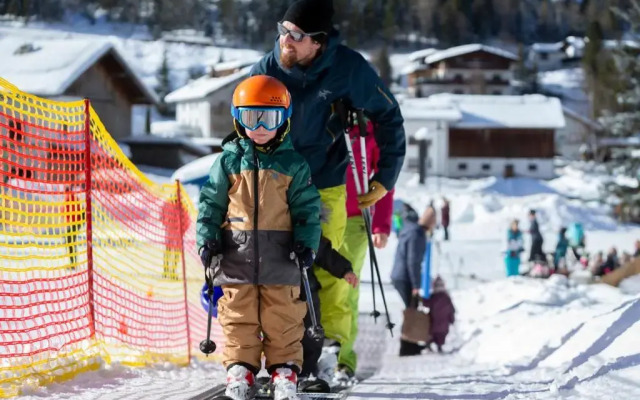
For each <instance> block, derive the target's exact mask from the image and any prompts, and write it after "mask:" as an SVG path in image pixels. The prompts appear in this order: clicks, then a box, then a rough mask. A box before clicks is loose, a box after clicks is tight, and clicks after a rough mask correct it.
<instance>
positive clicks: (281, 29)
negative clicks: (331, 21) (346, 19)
mask: <svg viewBox="0 0 640 400" xmlns="http://www.w3.org/2000/svg"><path fill="white" fill-rule="evenodd" d="M278 34H279V35H280V36H283V37H284V36H286V35H289V36H291V39H293V41H294V42H302V39H304V37H305V36H309V37H310V38H312V39H313V37H314V36H318V35H326V34H327V32H311V33H305V32H299V31H292V30H291V29H287V28H286V27H285V26H284V25H282V22H278Z"/></svg>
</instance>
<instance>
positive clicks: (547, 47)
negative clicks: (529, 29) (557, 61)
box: [531, 42, 564, 53]
mask: <svg viewBox="0 0 640 400" xmlns="http://www.w3.org/2000/svg"><path fill="white" fill-rule="evenodd" d="M563 47H564V42H556V43H534V44H533V45H532V46H531V50H532V51H534V52H536V53H556V52H561V51H562V48H563Z"/></svg>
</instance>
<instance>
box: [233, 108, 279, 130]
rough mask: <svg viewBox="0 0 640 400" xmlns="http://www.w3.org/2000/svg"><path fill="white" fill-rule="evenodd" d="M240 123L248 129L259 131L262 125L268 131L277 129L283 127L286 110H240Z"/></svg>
mask: <svg viewBox="0 0 640 400" xmlns="http://www.w3.org/2000/svg"><path fill="white" fill-rule="evenodd" d="M238 111H239V114H238V121H240V124H241V125H242V126H244V127H245V128H247V129H251V130H254V129H257V128H258V126H260V125H262V126H263V127H265V128H266V129H268V130H273V129H277V128H279V127H280V125H282V123H283V120H284V118H283V117H284V110H283V109H282V108H274V109H267V110H258V109H255V108H240V109H239V110H238Z"/></svg>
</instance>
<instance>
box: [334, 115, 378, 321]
mask: <svg viewBox="0 0 640 400" xmlns="http://www.w3.org/2000/svg"><path fill="white" fill-rule="evenodd" d="M341 105H342V107H341V106H340V105H338V107H337V108H336V111H337V112H338V114H340V119H341V120H342V121H343V123H344V140H345V143H346V145H347V151H348V152H349V164H350V165H351V172H352V173H353V181H354V183H355V185H356V193H357V194H358V196H359V195H360V194H361V193H362V188H361V186H360V178H359V177H358V170H357V167H356V162H355V157H354V155H353V146H352V145H351V138H350V137H349V118H348V115H347V113H348V111H347V107H346V105H345V104H344V103H341ZM364 211H365V212H366V211H368V210H364ZM363 219H365V226H366V218H365V215H364V212H363ZM367 235H368V234H367ZM369 254H371V246H370V245H369ZM369 259H371V257H369ZM374 281H375V275H374V270H373V264H371V295H372V296H373V311H371V316H372V317H373V319H374V320H375V321H376V322H377V321H378V317H379V316H380V312H379V311H378V310H377V309H376V283H375V282H374Z"/></svg>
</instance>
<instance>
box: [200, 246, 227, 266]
mask: <svg viewBox="0 0 640 400" xmlns="http://www.w3.org/2000/svg"><path fill="white" fill-rule="evenodd" d="M199 253H200V261H202V265H203V266H204V267H205V268H210V267H211V261H212V260H213V258H214V257H218V256H221V254H222V246H221V245H220V243H219V242H218V241H217V240H207V241H206V242H205V243H204V245H202V247H200V252H199Z"/></svg>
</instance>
